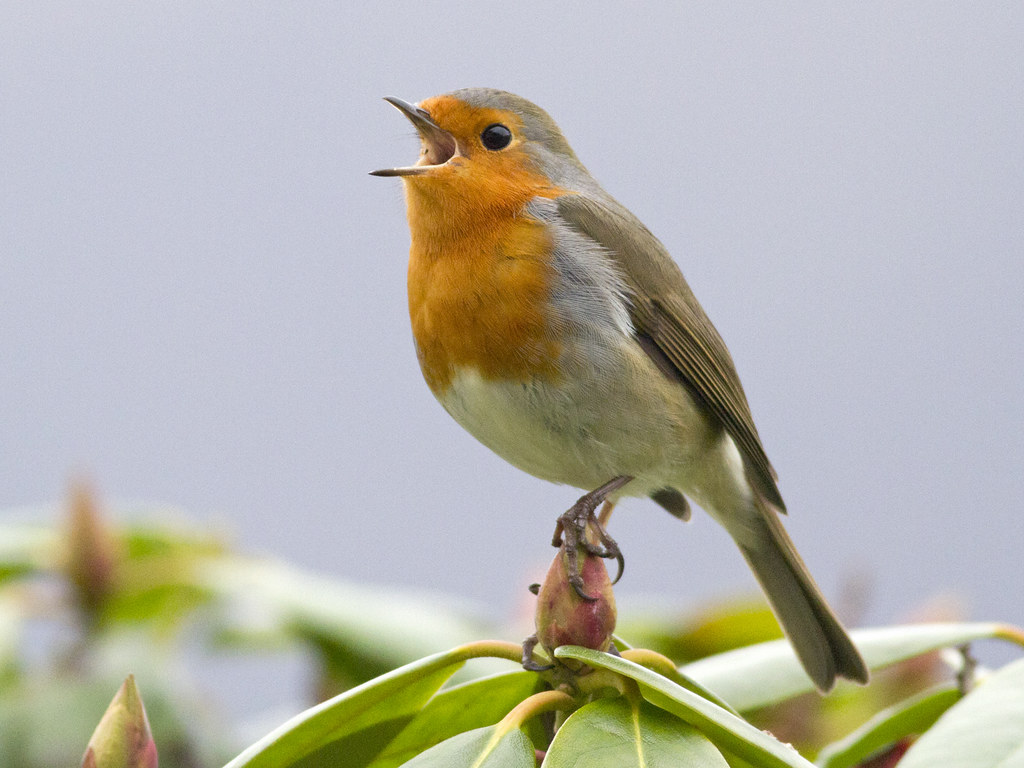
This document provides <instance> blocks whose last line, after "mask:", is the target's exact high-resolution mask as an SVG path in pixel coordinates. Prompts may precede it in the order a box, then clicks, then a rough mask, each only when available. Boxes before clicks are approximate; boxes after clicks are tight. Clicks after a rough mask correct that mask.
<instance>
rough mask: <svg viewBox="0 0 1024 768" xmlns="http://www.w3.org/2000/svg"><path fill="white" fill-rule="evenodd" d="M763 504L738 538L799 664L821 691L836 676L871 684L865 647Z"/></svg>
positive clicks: (765, 504) (832, 683)
mask: <svg viewBox="0 0 1024 768" xmlns="http://www.w3.org/2000/svg"><path fill="white" fill-rule="evenodd" d="M758 506H759V510H758V511H759V512H760V514H758V515H757V516H756V519H755V520H750V519H747V520H745V521H744V522H745V523H746V526H744V527H745V530H744V535H743V537H742V541H740V540H737V543H738V544H739V545H740V551H742V552H743V556H744V557H745V558H746V560H747V562H748V563H749V564H750V567H751V569H752V570H753V571H754V575H755V576H756V577H757V580H758V582H760V584H761V587H762V589H764V592H765V594H766V595H767V597H768V602H769V603H771V606H772V609H773V610H774V611H775V615H776V617H778V619H779V623H780V624H781V625H782V629H783V631H784V632H785V633H786V635H787V637H789V640H790V642H791V643H792V644H793V647H794V648H795V649H796V655H797V656H798V657H799V659H800V663H801V664H803V666H804V669H805V670H806V671H807V674H808V675H809V676H810V678H811V679H812V680H813V681H814V684H815V685H816V686H818V688H820V689H821V690H822V691H828V690H830V689H831V688H832V686H833V685H834V684H835V681H836V677H845V678H847V679H849V680H854V681H856V682H859V683H866V682H867V681H868V669H867V667H866V666H865V664H864V660H863V659H862V658H861V655H860V652H859V651H858V650H857V648H856V646H854V644H853V642H852V641H851V640H850V637H849V635H847V634H846V630H845V629H843V626H842V624H840V623H839V619H837V618H836V615H835V614H834V613H833V612H832V609H831V608H829V607H828V603H826V602H825V598H824V597H823V596H822V594H821V590H820V589H818V585H817V584H815V583H814V579H813V578H811V574H810V572H809V571H808V570H807V566H806V565H804V562H803V560H802V559H801V558H800V555H799V554H798V553H797V551H796V547H795V546H794V545H793V542H792V540H791V539H790V538H789V535H788V534H787V533H786V531H785V529H784V528H783V527H782V523H781V522H780V521H779V518H778V513H776V512H775V510H774V509H772V508H771V507H770V506H769V505H768V504H767V503H765V502H763V501H762V500H760V499H758Z"/></svg>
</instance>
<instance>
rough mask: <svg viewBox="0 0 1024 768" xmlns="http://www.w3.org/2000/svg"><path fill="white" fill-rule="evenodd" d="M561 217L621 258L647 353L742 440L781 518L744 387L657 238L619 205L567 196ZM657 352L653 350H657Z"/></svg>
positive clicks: (749, 465) (759, 484) (757, 481)
mask: <svg viewBox="0 0 1024 768" xmlns="http://www.w3.org/2000/svg"><path fill="white" fill-rule="evenodd" d="M556 203H557V204H558V210H559V213H560V214H561V215H562V217H563V218H564V219H565V221H566V222H567V223H568V224H570V225H571V226H573V227H574V228H575V229H577V230H578V231H579V232H580V233H582V234H584V235H586V236H587V237H589V238H591V239H592V240H594V241H595V242H597V243H599V244H600V245H601V246H602V247H604V248H605V249H606V250H607V251H608V252H609V253H611V254H612V256H613V257H614V258H615V260H616V262H617V263H618V265H619V267H620V269H621V270H622V273H623V275H624V276H625V278H626V281H627V282H628V283H629V287H630V289H631V290H632V292H633V295H632V296H631V300H632V307H631V315H632V319H633V324H634V326H635V328H636V330H637V332H638V334H639V335H640V336H641V337H647V339H649V340H650V342H653V345H652V344H650V343H649V342H647V341H646V340H645V339H642V338H641V342H642V343H643V346H644V348H645V349H647V350H648V354H651V356H652V358H654V359H655V362H657V363H658V364H659V365H661V366H664V364H665V362H666V361H667V362H668V363H670V364H671V366H672V368H674V369H675V371H677V372H678V375H679V376H680V378H681V380H682V382H683V384H684V385H685V386H687V388H688V389H689V390H690V392H691V393H692V394H693V395H694V396H695V397H696V398H697V400H698V402H701V403H703V404H704V405H705V406H707V408H708V409H709V410H710V411H711V413H713V414H714V415H715V416H716V417H717V418H718V419H719V420H720V421H721V423H722V426H723V427H725V429H726V431H727V432H728V433H729V435H730V436H731V437H732V439H733V440H735V441H736V445H737V447H738V448H739V450H740V454H741V455H742V456H743V459H744V463H745V466H746V469H747V476H748V479H749V480H750V481H751V483H752V484H753V485H754V486H755V487H756V488H757V489H758V491H760V492H761V494H762V495H763V496H764V497H765V499H766V500H768V501H769V502H770V503H771V504H772V505H773V506H775V507H777V508H778V509H779V510H780V511H783V512H784V511H785V509H786V507H785V504H784V503H783V501H782V496H781V495H780V494H779V489H778V487H777V486H776V484H775V479H776V476H775V470H773V469H772V466H771V464H770V463H769V461H768V457H767V456H766V455H765V452H764V448H763V447H762V445H761V439H760V437H758V434H757V428H756V427H755V426H754V420H753V418H752V417H751V415H750V406H749V405H748V404H747V398H746V395H744V394H743V386H742V385H741V384H740V379H739V376H737V375H736V368H735V366H734V365H733V362H732V357H731V356H730V355H729V350H727V349H726V347H725V342H723V341H722V337H721V336H719V335H718V331H716V330H715V327H714V326H713V325H712V324H711V321H710V320H708V318H707V315H705V314H704V310H703V309H701V306H700V304H698V303H697V299H696V298H695V297H694V295H693V292H692V291H691V290H690V286H688V285H687V284H686V280H685V279H684V278H683V273H682V272H680V271H679V267H678V266H676V263H675V262H674V261H673V260H672V257H671V256H669V254H668V251H666V250H665V246H663V245H662V244H661V243H660V242H659V241H658V239H657V238H656V237H655V236H654V235H652V234H651V233H650V232H649V231H648V230H647V228H646V227H645V226H644V225H643V224H641V223H640V221H639V220H638V219H637V218H636V217H635V216H633V214H631V213H630V212H629V211H627V210H626V209H625V208H623V207H622V206H621V205H619V204H618V203H616V202H615V201H613V200H611V198H608V199H607V200H601V201H597V200H594V199H592V198H588V197H584V196H583V195H577V194H567V195H562V196H561V197H559V198H558V199H557V200H556ZM652 346H653V347H654V348H653V349H652V348H651V347H652Z"/></svg>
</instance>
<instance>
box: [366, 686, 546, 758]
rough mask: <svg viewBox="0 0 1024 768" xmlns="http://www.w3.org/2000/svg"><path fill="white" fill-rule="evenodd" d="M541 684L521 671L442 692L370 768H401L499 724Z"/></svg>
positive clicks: (386, 748)
mask: <svg viewBox="0 0 1024 768" xmlns="http://www.w3.org/2000/svg"><path fill="white" fill-rule="evenodd" d="M538 681H539V678H538V677H537V675H536V674H535V673H533V672H526V671H524V670H518V671H515V672H505V673H503V674H500V675H493V676H491V677H485V678H482V679H480V680H473V681H471V682H469V683H463V684H462V685H458V686H455V687H454V688H449V689H448V690H445V691H441V692H440V693H438V694H437V695H436V696H434V698H432V699H431V700H430V701H429V702H428V703H427V705H426V706H425V707H423V709H421V710H420V711H419V713H418V714H417V715H416V716H415V717H414V718H413V719H412V722H410V723H409V725H408V726H406V727H405V729H404V730H403V731H402V732H401V733H399V734H398V736H396V737H395V739H394V741H392V742H391V743H390V744H388V745H387V747H385V749H384V751H383V752H381V753H380V755H379V756H378V757H377V759H376V760H374V761H373V762H372V763H370V766H369V768H392V767H393V766H398V765H401V764H402V763H403V762H405V761H406V760H409V759H411V758H412V757H414V756H415V755H418V754H419V753H420V752H423V751H425V750H427V749H429V748H430V747H433V746H434V745H435V744H438V743H440V742H442V741H444V740H445V739H449V738H451V737H453V736H455V735H457V734H459V733H462V732H463V731H469V730H473V729H475V728H480V727H483V726H485V725H491V724H493V723H496V722H498V721H499V720H501V718H503V717H504V716H505V715H507V714H508V712H509V711H510V710H511V709H512V708H513V707H515V706H516V705H517V704H518V703H519V702H521V701H522V700H523V699H525V698H527V697H528V696H529V695H530V694H532V693H534V692H535V691H536V689H537V684H538Z"/></svg>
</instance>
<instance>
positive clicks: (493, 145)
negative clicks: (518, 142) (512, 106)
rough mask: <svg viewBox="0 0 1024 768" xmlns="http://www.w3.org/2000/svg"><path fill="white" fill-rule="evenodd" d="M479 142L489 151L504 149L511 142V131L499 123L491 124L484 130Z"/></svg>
mask: <svg viewBox="0 0 1024 768" xmlns="http://www.w3.org/2000/svg"><path fill="white" fill-rule="evenodd" d="M480 141H482V142H483V143H484V146H485V147H487V148H488V149H490V150H499V149H504V148H505V147H507V146H508V145H509V142H510V141H512V131H510V130H509V129H508V128H506V127H505V126H504V125H502V124H501V123H493V124H491V125H488V126H487V127H486V128H484V130H483V133H481V134H480Z"/></svg>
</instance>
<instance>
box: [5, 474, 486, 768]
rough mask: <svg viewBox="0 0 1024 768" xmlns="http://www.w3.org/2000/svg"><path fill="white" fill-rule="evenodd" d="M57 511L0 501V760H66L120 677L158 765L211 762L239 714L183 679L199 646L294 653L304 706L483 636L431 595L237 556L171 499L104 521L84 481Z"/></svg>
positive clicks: (184, 767) (80, 745) (231, 739)
mask: <svg viewBox="0 0 1024 768" xmlns="http://www.w3.org/2000/svg"><path fill="white" fill-rule="evenodd" d="M65 507H66V508H65V509H64V511H63V514H62V519H61V520H60V521H59V522H58V523H57V524H56V525H43V524H40V523H37V522H33V521H31V520H28V521H26V519H25V518H26V515H25V514H24V512H23V511H21V512H20V513H19V514H14V513H10V514H7V515H5V514H4V513H0V765H2V766H4V768H55V767H56V766H68V765H77V764H78V763H79V762H80V761H81V759H82V753H83V751H84V749H85V745H86V743H87V742H88V740H89V737H90V734H91V733H92V732H93V729H94V728H95V727H96V724H97V722H98V721H99V720H100V716H101V715H102V714H103V712H104V710H105V709H106V707H107V705H108V704H109V703H110V698H111V695H112V694H113V692H114V691H116V690H117V689H118V686H119V685H121V682H122V681H123V680H124V678H125V675H127V674H129V673H133V674H134V676H135V678H136V679H137V680H138V681H139V683H140V685H141V687H142V688H143V689H144V690H145V696H146V708H147V710H148V712H149V717H150V722H151V724H152V730H153V734H154V738H155V741H156V743H157V745H158V746H159V753H160V764H161V765H162V766H164V768H179V767H180V768H199V766H212V765H220V764H223V763H224V762H225V761H226V760H227V759H228V758H229V757H230V756H231V755H233V754H236V753H237V752H238V750H239V749H240V748H241V746H243V742H244V739H245V738H246V737H245V736H244V735H242V734H243V731H244V728H245V727H246V724H240V723H229V722H226V719H225V715H224V713H223V711H222V704H223V700H224V698H226V697H225V696H223V695H220V694H223V693H224V692H223V691H221V692H218V691H217V690H216V687H217V681H216V680H212V681H209V680H200V679H196V674H195V672H194V667H195V666H196V664H195V662H196V661H197V657H199V656H201V655H203V654H206V655H209V656H212V657H213V659H214V665H215V663H216V659H217V658H225V659H227V658H234V657H238V656H240V655H244V654H248V655H250V656H251V655H253V654H256V655H257V658H258V654H260V653H261V652H263V651H267V652H274V653H280V652H282V651H289V650H291V651H296V650H297V651H299V652H305V654H306V655H307V656H308V658H309V660H310V664H309V666H310V668H311V671H310V678H311V680H312V683H313V684H312V686H311V691H310V696H309V698H310V701H309V703H312V702H313V701H318V700H321V699H323V698H326V697H327V696H330V695H333V694H335V693H337V692H339V691H341V690H345V689H346V688H348V687H350V686H352V685H356V684H358V683H361V682H364V681H366V680H369V679H370V678H372V677H374V676H376V675H378V674H381V673H382V672H384V671H386V670H388V669H392V668H394V667H396V666H399V665H400V664H403V663H405V662H407V661H409V660H410V659H414V658H416V657H418V656H422V655H424V654H426V653H431V652H435V651H438V650H441V649H444V648H448V647H451V646H452V645H455V644H458V643H461V642H466V641H467V640H471V639H473V638H476V637H479V636H481V634H482V633H485V632H486V627H485V625H484V623H483V622H482V621H480V620H478V619H475V618H473V617H471V616H470V615H469V612H468V611H461V612H460V611H455V610H449V609H446V608H444V607H443V606H442V605H441V604H440V601H439V600H438V599H437V598H436V597H434V596H423V595H416V594H412V593H397V592H392V591H388V590H383V589H375V588H372V587H363V586H356V585H351V584H344V583H341V582H338V581H329V580H327V579H324V578H322V577H318V576H315V575H311V574H307V573H303V572H301V571H298V570H296V569H294V568H291V567H289V566H286V565H284V564H282V563H280V562H278V561H275V560H271V559H267V558H255V557H246V556H244V555H240V554H237V553H235V552H232V551H231V549H230V548H229V546H228V545H227V544H226V543H225V541H224V538H223V537H222V536H221V535H218V534H215V533H212V532H211V531H210V530H207V529H204V528H200V527H197V526H194V525H190V524H188V523H185V522H183V521H182V519H181V515H180V514H179V513H177V512H175V511H173V510H168V509H158V510H144V511H125V512H122V513H121V514H119V515H118V517H121V516H124V517H129V516H130V517H131V518H132V521H131V522H128V523H125V524H119V525H118V524H114V523H113V522H112V521H111V519H110V517H111V516H110V515H107V514H105V513H104V511H103V510H102V508H101V505H100V504H99V502H98V500H97V499H96V497H95V495H94V494H93V493H92V492H91V491H90V490H89V489H88V487H86V486H76V487H75V488H73V489H72V491H71V493H70V494H69V498H68V501H67V503H66V505H65ZM41 516H42V515H40V517H41ZM14 518H17V519H18V522H15V521H14ZM143 521H149V522H143ZM204 666H210V665H209V664H206V665H204ZM212 676H213V677H216V674H214V675H212ZM275 683H276V681H274V680H270V679H268V680H266V688H268V689H270V690H273V689H274V687H275ZM219 705H221V706H219ZM55 724H59V727H55Z"/></svg>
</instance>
